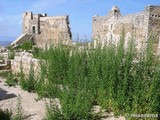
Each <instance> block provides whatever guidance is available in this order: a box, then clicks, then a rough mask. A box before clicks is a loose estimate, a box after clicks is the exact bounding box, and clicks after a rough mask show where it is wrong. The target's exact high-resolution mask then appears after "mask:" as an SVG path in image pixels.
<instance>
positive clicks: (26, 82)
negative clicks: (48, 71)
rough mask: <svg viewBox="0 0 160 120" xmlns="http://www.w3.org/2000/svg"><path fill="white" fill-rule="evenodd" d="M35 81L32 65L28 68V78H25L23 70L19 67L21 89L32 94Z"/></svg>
mask: <svg viewBox="0 0 160 120" xmlns="http://www.w3.org/2000/svg"><path fill="white" fill-rule="evenodd" d="M35 85H36V80H35V78H34V69H33V65H32V64H31V66H30V71H29V75H28V77H25V74H24V73H23V68H22V67H21V73H20V86H21V87H22V89H24V90H26V91H28V92H33V91H34V90H35Z"/></svg>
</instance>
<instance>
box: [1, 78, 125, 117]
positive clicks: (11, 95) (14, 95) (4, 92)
mask: <svg viewBox="0 0 160 120" xmlns="http://www.w3.org/2000/svg"><path fill="white" fill-rule="evenodd" d="M18 98H20V100H21V107H22V112H23V116H24V119H25V120H42V119H43V118H44V117H45V113H46V103H48V102H47V101H48V100H46V99H45V100H44V99H43V100H37V98H38V96H37V94H36V93H28V92H26V91H24V90H22V89H21V88H20V87H19V86H16V87H9V86H7V85H6V84H5V79H2V78H0V108H1V109H4V110H6V109H9V110H11V111H12V112H13V114H16V112H17V102H18ZM55 104H56V105H58V106H59V105H60V103H59V101H58V100H57V99H55ZM99 109H100V107H99V106H94V112H95V113H96V112H98V111H99ZM103 116H104V118H102V120H125V118H124V117H119V118H115V117H114V115H113V114H110V113H106V112H104V114H103Z"/></svg>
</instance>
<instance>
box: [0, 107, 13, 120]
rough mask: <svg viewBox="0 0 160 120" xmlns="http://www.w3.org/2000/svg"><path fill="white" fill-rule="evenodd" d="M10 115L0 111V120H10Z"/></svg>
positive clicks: (7, 112) (7, 111)
mask: <svg viewBox="0 0 160 120" xmlns="http://www.w3.org/2000/svg"><path fill="white" fill-rule="evenodd" d="M11 116H12V113H11V112H10V111H9V110H8V109H7V110H2V109H0V119H1V120H11Z"/></svg>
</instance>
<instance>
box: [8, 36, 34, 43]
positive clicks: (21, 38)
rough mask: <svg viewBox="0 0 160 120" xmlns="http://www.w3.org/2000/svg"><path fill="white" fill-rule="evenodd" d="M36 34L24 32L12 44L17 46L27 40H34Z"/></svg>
mask: <svg viewBox="0 0 160 120" xmlns="http://www.w3.org/2000/svg"><path fill="white" fill-rule="evenodd" d="M33 36H34V35H28V34H22V35H21V36H19V37H18V38H17V39H16V40H15V41H13V42H12V43H11V45H12V46H17V45H19V44H22V43H23V42H25V41H32V39H33Z"/></svg>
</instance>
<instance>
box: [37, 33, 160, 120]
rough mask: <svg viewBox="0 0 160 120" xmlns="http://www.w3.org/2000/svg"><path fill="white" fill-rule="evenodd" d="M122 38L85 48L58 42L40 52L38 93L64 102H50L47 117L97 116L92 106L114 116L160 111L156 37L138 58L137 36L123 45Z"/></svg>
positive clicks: (51, 118) (64, 118)
mask: <svg viewBox="0 0 160 120" xmlns="http://www.w3.org/2000/svg"><path fill="white" fill-rule="evenodd" d="M124 38H125V36H124V35H122V37H121V39H120V41H119V43H118V45H117V47H115V45H113V44H112V43H109V44H107V45H105V46H104V47H102V45H101V44H98V45H97V46H96V48H95V49H93V48H88V47H86V46H85V48H84V49H83V50H80V49H79V48H76V47H74V48H69V47H62V46H57V47H56V48H50V49H48V50H46V51H43V52H40V56H39V58H41V64H40V66H41V74H40V79H39V80H38V83H37V84H36V91H37V92H38V95H39V96H40V97H49V98H58V99H59V100H60V103H61V106H62V108H61V109H58V108H57V107H55V106H54V105H51V106H49V107H47V119H48V120H54V119H55V120H56V119H58V120H61V119H62V120H68V119H71V120H81V119H84V120H88V119H96V118H94V116H96V115H92V114H91V109H92V107H93V105H100V106H101V107H102V108H103V109H105V110H106V111H108V112H111V111H112V112H114V113H115V114H116V115H120V114H121V115H123V114H125V113H141V114H146V113H160V108H159V106H160V102H159V99H160V94H159V93H160V89H159V87H158V85H159V84H160V81H159V77H160V76H159V75H160V69H159V67H160V66H159V65H160V61H159V58H157V57H155V56H154V54H153V42H152V41H153V40H152V39H149V40H148V46H147V48H146V49H145V50H144V51H142V52H140V53H138V55H137V56H138V57H137V58H136V57H135V56H136V54H137V53H136V52H135V51H136V49H135V45H134V40H133V39H131V40H130V41H129V42H128V48H127V49H125V48H124V43H125V39H124ZM142 49H144V48H142Z"/></svg>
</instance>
